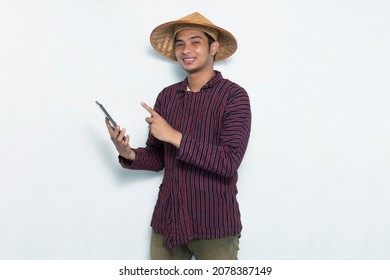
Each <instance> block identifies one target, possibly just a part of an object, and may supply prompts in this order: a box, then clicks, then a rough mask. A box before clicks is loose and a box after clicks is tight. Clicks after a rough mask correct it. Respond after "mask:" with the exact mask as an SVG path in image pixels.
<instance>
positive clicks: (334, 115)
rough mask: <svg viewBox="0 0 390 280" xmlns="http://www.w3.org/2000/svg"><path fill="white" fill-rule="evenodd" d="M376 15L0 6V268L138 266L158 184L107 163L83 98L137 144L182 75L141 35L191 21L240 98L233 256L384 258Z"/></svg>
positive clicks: (171, 6) (382, 37) (383, 76)
mask: <svg viewBox="0 0 390 280" xmlns="http://www.w3.org/2000/svg"><path fill="white" fill-rule="evenodd" d="M389 3H390V2H388V1H385V0H383V1H379V0H378V1H368V0H367V1H349V0H345V1H344V0H342V1H335V0H330V1H325V0H319V1H309V0H307V1H303V0H298V1H287V0H276V1H274V0H272V1H271V0H259V1H226V0H223V1H219V0H218V1H209V0H207V1H179V0H166V1H150V0H145V1H130V0H127V1H125V0H122V1H119V0H118V1H103V0H100V1H92V0H89V1H87V0H83V1H75V0H73V1H70V0H66V1H65V0H63V1H60V0H55V1H43V0H36V1H11V0H9V1H4V0H0V40H1V43H0V94H1V102H0V109H1V110H0V114H1V117H0V125H1V126H0V131H1V145H0V164H1V168H0V227H1V229H0V259H148V258H149V237H150V219H151V215H152V211H153V207H154V203H155V200H156V197H157V192H158V186H159V184H160V181H161V179H162V173H154V172H143V171H128V170H124V169H122V168H121V167H120V166H119V164H118V162H117V153H116V151H115V148H114V146H113V145H112V143H111V141H110V139H109V137H108V134H107V132H106V128H105V124H104V117H103V115H102V113H101V112H99V110H98V108H97V106H96V105H95V104H94V101H95V100H99V101H100V102H101V103H103V104H104V105H105V106H106V108H107V109H108V110H109V111H110V113H111V114H112V115H113V117H114V118H115V119H116V120H117V122H118V123H119V124H120V125H122V126H124V127H126V128H127V131H128V132H129V133H130V135H131V143H132V146H134V147H138V146H143V145H144V143H145V140H146V136H147V132H148V131H147V124H146V123H145V122H144V118H145V117H146V116H147V112H146V111H145V110H144V109H143V108H142V107H141V106H140V102H141V101H145V102H146V103H148V104H149V105H151V106H152V105H153V104H154V101H155V98H156V97H157V94H158V93H159V91H160V90H161V89H162V88H163V87H165V86H167V85H170V84H172V83H174V82H177V81H180V80H182V79H183V78H184V77H185V73H184V72H183V71H182V70H181V69H180V68H179V66H177V65H176V64H175V63H174V62H170V61H168V60H166V59H164V58H162V57H160V56H159V55H158V54H157V53H155V52H154V51H153V50H152V48H151V46H150V44H149V34H150V32H151V31H152V29H153V28H154V27H156V26H157V25H159V24H161V23H163V22H166V21H170V20H175V19H178V18H180V17H183V16H185V15H187V14H190V13H192V12H195V11H199V12H201V13H202V14H203V15H205V16H206V17H208V18H209V19H210V20H211V21H213V22H214V23H215V24H217V25H220V26H222V27H224V28H226V29H227V30H229V31H231V32H232V33H233V34H234V35H235V36H236V37H237V39H238V43H239V48H238V51H237V53H236V54H235V55H234V56H233V57H231V58H230V59H228V60H227V61H225V62H222V63H218V64H216V69H218V70H220V71H221V72H222V74H223V75H224V77H226V78H229V79H231V80H233V81H235V82H237V83H238V84H240V85H241V86H243V87H244V88H245V89H246V90H247V91H248V93H249V96H250V98H251V105H252V112H253V126H252V134H251V139H250V144H249V147H248V150H247V154H246V157H245V159H244V161H243V163H242V165H241V167H240V169H239V182H238V184H239V185H238V187H239V196H238V199H239V202H240V206H241V212H242V220H243V224H244V229H243V232H242V238H241V241H240V253H239V257H240V258H241V259H388V258H390V222H389V213H390V204H389V203H388V201H389V199H390V190H389V186H390V172H389V170H390V110H389V108H390V90H389V82H388V77H389V65H390V55H389V50H390V39H389V32H388V27H389V26H390V4H389Z"/></svg>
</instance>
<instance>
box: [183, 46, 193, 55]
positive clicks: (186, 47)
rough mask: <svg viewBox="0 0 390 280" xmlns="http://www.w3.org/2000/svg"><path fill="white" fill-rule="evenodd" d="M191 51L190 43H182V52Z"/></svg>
mask: <svg viewBox="0 0 390 280" xmlns="http://www.w3.org/2000/svg"><path fill="white" fill-rule="evenodd" d="M191 51H192V49H191V44H184V46H183V50H182V53H183V54H189V53H191Z"/></svg>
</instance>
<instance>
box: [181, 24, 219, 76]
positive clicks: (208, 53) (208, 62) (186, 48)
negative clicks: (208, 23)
mask: <svg viewBox="0 0 390 280" xmlns="http://www.w3.org/2000/svg"><path fill="white" fill-rule="evenodd" d="M217 51H218V42H213V43H211V44H210V45H209V41H208V38H207V37H206V35H205V34H204V33H203V32H202V31H198V30H192V29H188V30H187V29H185V30H182V31H180V32H178V33H177V34H176V40H175V56H176V59H177V61H178V62H179V64H180V65H181V67H183V69H184V70H185V71H187V72H188V73H195V72H199V71H202V70H210V68H211V69H213V65H214V55H215V54H216V53H217Z"/></svg>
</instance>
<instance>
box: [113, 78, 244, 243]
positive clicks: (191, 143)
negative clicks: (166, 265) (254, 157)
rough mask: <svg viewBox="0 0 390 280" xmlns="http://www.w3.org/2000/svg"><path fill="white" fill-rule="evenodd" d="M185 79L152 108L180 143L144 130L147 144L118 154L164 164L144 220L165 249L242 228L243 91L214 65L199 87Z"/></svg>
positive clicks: (144, 166)
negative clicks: (148, 217) (192, 87)
mask: <svg viewBox="0 0 390 280" xmlns="http://www.w3.org/2000/svg"><path fill="white" fill-rule="evenodd" d="M187 85H188V80H187V79H185V80H184V81H182V82H179V83H176V84H174V85H171V86H169V87H167V88H165V89H163V90H162V91H161V93H160V94H159V95H158V97H157V100H156V104H155V107H154V109H155V110H156V112H158V113H159V114H160V115H161V116H162V117H163V118H164V119H165V120H166V121H167V122H168V123H169V124H170V125H171V126H172V127H173V128H174V129H176V130H178V131H180V132H181V133H182V134H183V138H182V141H181V144H180V149H177V148H176V147H174V146H173V145H171V144H169V143H166V142H162V141H159V140H157V139H156V138H155V137H153V136H151V135H149V137H148V140H147V142H146V147H143V148H138V149H134V151H135V153H136V160H135V161H128V160H126V159H124V158H122V157H120V156H119V161H120V163H121V164H122V166H123V167H124V168H128V169H135V170H152V171H160V170H162V169H164V168H165V171H164V177H163V181H162V184H161V185H160V191H159V195H158V200H157V203H156V206H155V208H154V213H153V217H152V222H151V225H152V227H153V229H154V230H155V231H156V232H157V233H160V234H162V235H164V237H165V241H166V243H167V244H168V246H169V247H170V248H171V249H174V248H175V246H176V245H177V244H186V243H188V242H189V241H190V240H192V239H197V238H201V239H217V238H225V237H228V236H233V235H236V234H238V233H240V232H241V229H242V224H241V218H240V210H239V206H238V202H237V199H236V196H237V185H236V183H237V179H238V176H237V169H238V167H239V165H240V163H241V161H242V159H243V157H244V154H245V150H246V148H247V144H248V140H249V135H250V129H251V109H250V102H249V97H248V94H247V92H246V91H245V90H244V89H243V88H242V87H240V86H239V85H237V84H235V83H233V82H231V81H229V80H227V79H224V78H223V77H222V75H221V73H220V72H218V71H215V75H214V76H213V78H211V79H210V81H209V82H208V83H207V84H206V85H204V86H203V87H202V89H201V90H200V91H199V92H189V91H187Z"/></svg>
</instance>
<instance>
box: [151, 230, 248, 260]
mask: <svg viewBox="0 0 390 280" xmlns="http://www.w3.org/2000/svg"><path fill="white" fill-rule="evenodd" d="M239 238H240V235H236V236H231V237H226V238H222V239H211V240H208V239H195V240H191V241H190V242H189V243H188V244H184V245H177V246H176V253H174V252H172V251H171V249H169V247H168V246H167V245H166V244H165V242H164V237H163V236H162V235H161V234H158V233H155V232H154V231H153V232H152V238H151V242H150V257H151V259H152V260H191V259H192V257H194V258H195V259H197V260H237V259H238V258H237V254H238V250H239V246H238V243H239Z"/></svg>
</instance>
